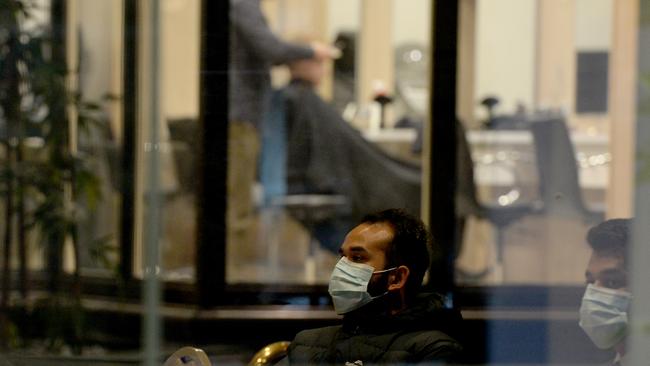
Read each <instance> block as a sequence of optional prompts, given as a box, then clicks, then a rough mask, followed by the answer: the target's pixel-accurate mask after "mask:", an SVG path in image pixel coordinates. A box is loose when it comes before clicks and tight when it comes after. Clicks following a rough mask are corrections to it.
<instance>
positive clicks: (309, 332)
mask: <svg viewBox="0 0 650 366" xmlns="http://www.w3.org/2000/svg"><path fill="white" fill-rule="evenodd" d="M340 329H341V326H340V325H334V326H329V327H323V328H315V329H306V330H303V331H301V332H299V333H298V334H296V337H295V338H294V339H293V342H291V343H292V345H296V346H297V345H309V346H314V345H318V344H329V343H330V342H331V340H332V338H333V337H334V336H336V334H337V333H338V332H339V331H340Z"/></svg>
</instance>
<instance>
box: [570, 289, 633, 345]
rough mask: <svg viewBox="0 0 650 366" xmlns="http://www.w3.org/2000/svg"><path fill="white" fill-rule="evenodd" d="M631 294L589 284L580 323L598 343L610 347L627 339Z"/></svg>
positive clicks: (596, 343) (583, 298)
mask: <svg viewBox="0 0 650 366" xmlns="http://www.w3.org/2000/svg"><path fill="white" fill-rule="evenodd" d="M631 298H632V295H630V293H629V292H626V291H619V290H612V289H608V288H604V287H599V286H594V285H592V284H589V285H587V290H586V291H585V294H584V296H583V297H582V305H581V306H580V327H581V328H582V329H583V330H584V331H585V333H587V335H588V336H589V338H590V339H591V341H592V342H594V344H595V345H596V347H598V348H601V349H609V348H612V347H614V346H616V345H617V344H619V343H620V342H622V341H623V339H625V336H626V335H627V323H628V319H627V312H628V309H629V307H630V300H631Z"/></svg>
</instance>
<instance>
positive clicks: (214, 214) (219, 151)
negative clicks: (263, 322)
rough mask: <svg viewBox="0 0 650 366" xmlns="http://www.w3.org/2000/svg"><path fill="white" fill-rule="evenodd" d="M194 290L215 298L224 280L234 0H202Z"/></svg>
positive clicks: (204, 303)
mask: <svg viewBox="0 0 650 366" xmlns="http://www.w3.org/2000/svg"><path fill="white" fill-rule="evenodd" d="M201 9H202V12H201V66H200V70H201V79H200V81H199V88H200V101H199V103H200V106H199V123H200V126H201V130H202V132H203V133H202V134H201V142H200V144H201V146H200V151H201V153H200V154H199V157H200V160H199V164H198V167H199V174H200V180H199V188H198V190H199V191H198V192H197V197H201V199H199V200H197V202H198V207H197V209H198V225H197V228H198V234H197V251H196V253H197V257H196V291H197V293H198V299H199V305H200V306H201V307H204V308H208V307H211V306H214V305H216V304H217V302H218V301H219V299H220V298H221V295H222V294H223V292H224V288H225V281H226V202H227V197H226V181H227V180H226V178H227V177H226V172H227V164H228V87H227V86H228V67H229V54H230V52H229V50H230V17H229V10H230V3H229V2H228V1H213V0H202V5H201Z"/></svg>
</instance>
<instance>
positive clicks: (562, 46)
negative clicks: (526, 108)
mask: <svg viewBox="0 0 650 366" xmlns="http://www.w3.org/2000/svg"><path fill="white" fill-rule="evenodd" d="M537 5H538V10H537V14H538V18H537V23H538V24H537V37H538V38H537V51H536V54H537V62H538V64H537V71H536V81H535V85H536V88H535V106H536V107H537V108H542V109H544V108H553V109H557V108H560V109H563V110H565V112H566V113H567V115H568V116H569V117H571V116H572V115H573V110H574V108H573V106H574V105H575V88H576V86H575V83H576V81H575V80H576V76H575V75H576V51H575V40H574V39H575V16H576V14H575V12H576V10H575V7H576V5H575V1H574V0H553V1H538V3H537Z"/></svg>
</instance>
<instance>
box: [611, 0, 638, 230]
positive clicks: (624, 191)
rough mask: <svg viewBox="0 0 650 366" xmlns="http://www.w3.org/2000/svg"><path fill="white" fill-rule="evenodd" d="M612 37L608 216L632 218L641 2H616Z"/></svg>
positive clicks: (614, 4)
mask: <svg viewBox="0 0 650 366" xmlns="http://www.w3.org/2000/svg"><path fill="white" fill-rule="evenodd" d="M612 6H613V9H612V10H613V12H614V17H613V23H614V25H613V33H614V34H613V37H612V41H613V42H612V52H611V53H610V55H611V56H610V59H611V63H610V66H609V81H610V88H609V98H608V99H609V108H608V109H609V111H610V115H611V118H610V121H611V125H610V128H609V144H610V148H609V151H610V152H611V155H612V161H611V164H610V165H609V187H608V189H607V193H606V194H607V216H608V217H612V218H615V217H630V216H631V215H632V213H633V211H634V207H633V200H632V199H633V195H634V145H633V144H631V143H630V141H634V134H635V124H636V120H635V115H636V110H635V103H636V93H635V86H636V78H637V64H636V63H637V53H638V50H637V40H638V36H637V33H638V31H639V22H638V19H639V0H629V1H614V2H613V5H612Z"/></svg>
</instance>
